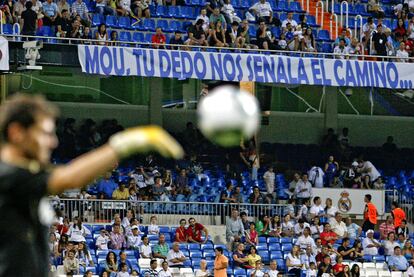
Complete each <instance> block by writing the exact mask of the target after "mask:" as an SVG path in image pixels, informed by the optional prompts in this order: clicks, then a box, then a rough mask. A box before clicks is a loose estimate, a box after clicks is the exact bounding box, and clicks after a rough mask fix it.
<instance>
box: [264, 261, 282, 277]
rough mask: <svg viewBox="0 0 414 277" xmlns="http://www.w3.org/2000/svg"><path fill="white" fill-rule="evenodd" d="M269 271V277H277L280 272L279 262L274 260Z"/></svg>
mask: <svg viewBox="0 0 414 277" xmlns="http://www.w3.org/2000/svg"><path fill="white" fill-rule="evenodd" d="M269 268H270V269H269V270H268V271H267V274H269V277H277V274H278V273H279V271H278V270H277V262H276V260H272V261H271V262H270V266H269Z"/></svg>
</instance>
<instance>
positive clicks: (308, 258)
mask: <svg viewBox="0 0 414 277" xmlns="http://www.w3.org/2000/svg"><path fill="white" fill-rule="evenodd" d="M300 262H301V263H302V264H303V268H305V269H309V268H310V264H311V263H314V264H316V258H315V254H314V253H313V252H312V246H311V245H308V246H306V248H304V252H302V254H301V255H300Z"/></svg>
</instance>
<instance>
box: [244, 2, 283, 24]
mask: <svg viewBox="0 0 414 277" xmlns="http://www.w3.org/2000/svg"><path fill="white" fill-rule="evenodd" d="M249 10H250V11H251V12H253V14H254V15H255V16H256V17H257V21H264V22H266V23H267V24H274V25H275V26H280V20H279V19H278V18H276V17H274V16H273V11H272V7H271V6H270V3H269V2H267V1H266V0H259V2H257V3H256V4H254V5H253V6H251V7H250V9H249Z"/></svg>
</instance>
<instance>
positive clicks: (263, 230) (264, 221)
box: [246, 214, 293, 236]
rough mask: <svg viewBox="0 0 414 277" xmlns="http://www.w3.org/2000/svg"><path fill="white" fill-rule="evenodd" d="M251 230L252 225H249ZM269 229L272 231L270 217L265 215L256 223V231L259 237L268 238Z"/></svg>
mask: <svg viewBox="0 0 414 277" xmlns="http://www.w3.org/2000/svg"><path fill="white" fill-rule="evenodd" d="M292 228H293V226H292ZM249 229H250V225H249ZM269 229H270V219H269V217H268V216H267V215H265V214H262V215H260V216H259V217H258V219H257V221H256V230H257V232H258V234H259V236H263V235H264V236H267V235H268V234H269ZM246 230H247V229H246Z"/></svg>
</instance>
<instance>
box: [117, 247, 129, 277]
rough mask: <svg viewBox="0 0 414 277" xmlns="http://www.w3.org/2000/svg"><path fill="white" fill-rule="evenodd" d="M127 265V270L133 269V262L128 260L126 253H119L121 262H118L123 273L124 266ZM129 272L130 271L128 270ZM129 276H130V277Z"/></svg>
mask: <svg viewBox="0 0 414 277" xmlns="http://www.w3.org/2000/svg"><path fill="white" fill-rule="evenodd" d="M123 264H125V265H126V266H127V269H128V268H130V269H132V264H131V262H130V261H129V260H128V259H127V254H126V253H125V251H121V252H119V260H118V268H119V269H121V271H122V265H123ZM127 271H128V270H127ZM128 276H129V275H128Z"/></svg>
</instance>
